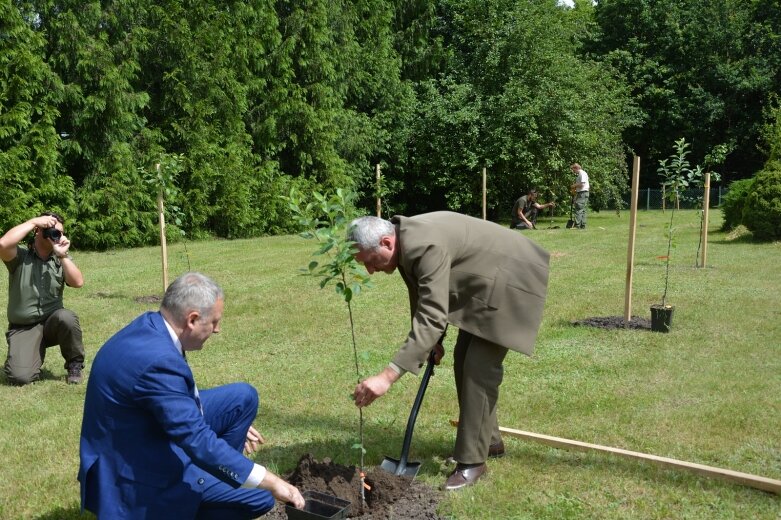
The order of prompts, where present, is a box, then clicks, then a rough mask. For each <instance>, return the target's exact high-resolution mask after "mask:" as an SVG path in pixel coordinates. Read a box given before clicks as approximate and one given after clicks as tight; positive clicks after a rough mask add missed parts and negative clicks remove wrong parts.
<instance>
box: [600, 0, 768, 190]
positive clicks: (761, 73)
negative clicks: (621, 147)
mask: <svg viewBox="0 0 781 520" xmlns="http://www.w3.org/2000/svg"><path fill="white" fill-rule="evenodd" d="M594 14H595V21H596V23H597V24H598V26H599V32H598V33H597V36H596V37H595V38H593V39H592V40H590V41H589V42H587V45H586V47H587V49H588V51H589V53H590V54H592V55H594V56H595V57H597V58H598V59H600V60H605V61H607V62H609V63H611V64H612V65H614V66H615V67H616V68H617V69H619V70H621V71H622V72H623V73H624V75H625V76H626V79H627V82H628V83H629V85H630V87H631V89H632V97H633V99H634V100H635V101H636V102H637V103H638V105H639V107H640V109H641V113H642V123H641V124H639V125H636V126H633V127H632V128H630V129H629V130H628V131H627V132H626V133H625V139H626V142H627V144H628V145H629V146H630V147H631V148H632V149H633V150H634V151H635V152H636V153H637V154H638V155H640V156H642V157H643V158H648V160H650V161H652V162H650V163H648V164H655V163H656V161H657V159H659V158H661V157H663V156H664V155H665V152H664V150H665V148H666V146H667V143H668V141H669V139H670V136H676V135H683V136H685V137H686V138H687V140H688V141H689V142H691V143H692V152H693V155H694V157H695V158H696V160H697V161H698V162H704V161H703V157H705V155H706V154H708V153H710V152H711V151H712V150H714V149H716V148H717V147H719V146H721V147H724V148H725V149H726V151H727V152H728V153H727V155H726V160H725V162H724V166H723V167H719V170H720V171H722V172H723V173H724V174H725V175H724V179H725V180H734V179H736V178H744V177H749V176H751V175H752V174H753V173H754V172H756V171H757V170H759V169H761V167H762V164H764V162H765V160H766V157H765V156H763V154H762V153H761V151H760V150H758V149H757V146H756V144H757V141H758V140H759V137H760V134H761V131H762V124H763V121H764V120H763V110H764V108H765V107H766V106H767V105H768V104H769V101H770V96H771V95H773V94H775V93H778V92H779V91H781V38H779V34H780V33H781V4H780V3H779V2H778V1H777V0H711V1H708V2H690V1H686V0H600V1H599V2H598V3H597V5H596V7H595V12H594ZM705 166H706V167H708V166H711V165H708V164H705ZM649 180H653V179H650V178H649ZM649 184H653V182H649Z"/></svg>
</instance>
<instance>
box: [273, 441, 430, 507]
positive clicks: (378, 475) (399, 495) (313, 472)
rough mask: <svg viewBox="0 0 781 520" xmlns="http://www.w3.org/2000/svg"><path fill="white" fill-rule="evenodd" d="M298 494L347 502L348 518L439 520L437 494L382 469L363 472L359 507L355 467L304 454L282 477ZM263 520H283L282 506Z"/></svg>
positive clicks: (357, 477)
mask: <svg viewBox="0 0 781 520" xmlns="http://www.w3.org/2000/svg"><path fill="white" fill-rule="evenodd" d="M286 480H287V481H288V482H290V483H291V484H293V485H295V486H296V487H297V488H298V489H299V491H301V492H302V493H303V492H304V491H319V492H322V493H328V494H330V495H334V496H336V497H337V498H341V499H342V500H347V501H349V502H350V508H349V511H348V513H347V516H348V518H365V519H371V520H375V519H376V520H400V519H407V518H416V519H417V518H420V519H431V520H439V519H440V518H441V517H439V516H437V504H438V503H439V499H440V497H441V495H440V492H439V491H437V490H435V489H433V488H431V487H430V486H428V485H426V484H424V483H422V482H419V481H417V480H412V479H411V478H409V477H403V476H398V477H397V476H395V475H392V474H391V473H388V472H387V471H384V470H382V469H380V468H379V467H378V468H373V469H369V470H367V471H366V479H365V480H366V483H367V484H368V485H369V486H370V487H371V489H370V490H366V491H365V498H366V504H365V505H362V504H361V476H360V472H359V470H358V468H356V467H355V466H343V465H341V464H335V463H333V462H331V460H330V459H323V461H322V462H318V461H317V460H315V459H314V458H313V457H312V455H311V454H306V455H304V456H303V457H301V460H299V461H298V466H296V469H295V470H293V472H292V473H291V474H290V475H289V476H287V477H286ZM263 518H268V519H272V520H275V519H280V520H281V519H286V518H287V514H286V513H285V505H284V504H277V505H276V506H275V507H274V509H272V510H271V511H269V513H268V514H267V515H266V516H264V517H263Z"/></svg>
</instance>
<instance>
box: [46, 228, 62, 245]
mask: <svg viewBox="0 0 781 520" xmlns="http://www.w3.org/2000/svg"><path fill="white" fill-rule="evenodd" d="M43 236H44V237H45V238H50V239H52V241H54V242H57V241H59V240H60V238H62V231H60V230H59V229H57V228H53V227H52V228H46V229H44V230H43Z"/></svg>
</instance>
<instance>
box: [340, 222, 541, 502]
mask: <svg viewBox="0 0 781 520" xmlns="http://www.w3.org/2000/svg"><path fill="white" fill-rule="evenodd" d="M350 238H351V240H353V241H354V242H356V244H357V248H358V253H357V254H356V256H355V258H356V260H358V261H359V262H361V263H363V264H364V266H365V267H366V270H367V271H368V272H369V273H370V274H373V273H374V272H376V271H383V272H385V273H388V274H390V273H392V272H393V271H395V270H396V269H397V268H398V270H399V274H401V277H402V279H403V280H404V283H405V284H406V285H407V289H408V292H409V299H410V311H411V315H412V327H411V330H410V331H409V333H408V334H407V339H406V340H405V341H404V343H403V344H402V346H401V348H400V349H399V350H398V352H397V353H396V355H395V357H394V358H393V361H392V362H391V363H390V364H389V365H388V366H387V367H386V368H385V369H384V370H383V371H382V372H380V373H379V374H377V375H374V376H372V377H369V378H367V379H365V380H364V381H363V382H361V383H360V384H358V386H356V388H355V392H354V395H355V403H356V405H358V406H368V405H369V404H371V403H372V402H373V401H374V400H375V399H377V398H378V397H380V396H382V395H384V394H385V393H386V392H387V391H388V390H389V388H390V387H391V385H392V384H393V383H395V382H396V381H397V380H398V379H399V378H400V377H401V376H402V375H403V374H405V373H406V372H412V373H413V374H417V373H418V372H419V370H420V367H421V366H422V365H423V362H424V361H425V360H426V358H427V357H428V354H429V352H430V351H431V350H432V349H436V354H435V359H436V361H437V362H439V359H441V357H442V355H443V354H444V349H443V348H442V346H441V345H439V344H438V343H437V342H438V340H439V338H440V337H441V335H442V333H443V332H444V330H445V327H446V326H447V325H448V323H450V324H452V325H454V326H456V327H458V328H459V334H458V339H457V340H456V345H455V349H454V353H453V356H454V374H455V380H456V392H457V397H458V405H459V425H458V431H457V434H456V443H455V450H454V453H453V458H454V459H455V460H456V462H457V465H456V468H455V470H454V471H453V472H452V473H451V474H450V476H449V477H448V479H447V481H446V482H445V484H444V486H443V487H444V489H447V490H454V489H459V488H462V487H464V486H467V485H470V484H473V483H474V482H475V481H477V479H479V478H480V476H481V475H483V474H484V473H485V471H486V469H487V467H486V464H485V462H486V459H487V458H488V457H489V456H501V455H503V454H504V444H503V443H502V439H501V436H500V433H499V425H498V422H497V419H496V402H497V400H498V397H499V385H500V384H501V383H502V375H503V367H502V363H503V361H504V357H505V355H506V354H507V351H508V349H511V350H515V351H518V352H522V353H524V354H527V355H531V354H532V352H533V350H534V342H535V339H536V337H537V330H538V329H539V326H540V322H541V320H542V311H543V306H544V304H545V295H546V292H547V285H548V260H549V255H548V253H547V252H546V251H544V250H543V249H542V248H540V247H539V246H537V245H536V244H535V243H534V242H532V241H531V240H529V239H528V238H526V237H524V236H522V235H520V234H519V233H514V232H513V231H512V230H510V229H507V228H503V227H501V226H499V225H497V224H494V223H491V222H486V221H484V220H479V219H476V218H472V217H467V216H464V215H460V214H457V213H450V212H444V211H443V212H436V213H428V214H423V215H418V216H415V217H409V218H408V217H401V216H396V217H393V218H392V219H391V220H390V221H388V220H383V219H380V218H377V217H362V218H359V219H356V220H355V221H353V223H352V228H351V233H350Z"/></svg>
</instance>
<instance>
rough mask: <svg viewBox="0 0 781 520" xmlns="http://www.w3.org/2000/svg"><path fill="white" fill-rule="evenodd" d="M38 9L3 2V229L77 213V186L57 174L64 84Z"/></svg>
mask: <svg viewBox="0 0 781 520" xmlns="http://www.w3.org/2000/svg"><path fill="white" fill-rule="evenodd" d="M35 23H37V18H36V15H35V11H34V10H32V9H31V8H30V6H28V5H26V4H24V5H19V6H13V5H12V4H11V3H10V2H3V3H2V4H0V34H2V38H0V186H2V190H0V229H4V230H7V229H9V228H11V227H13V226H15V225H16V224H18V223H19V222H21V221H22V220H26V219H27V218H30V217H32V216H35V215H37V214H38V213H40V212H41V211H44V210H54V211H59V212H62V213H63V214H64V215H66V216H73V214H74V210H75V205H74V187H73V182H72V180H71V178H70V177H68V176H60V175H57V173H58V167H59V149H58V146H59V142H60V138H59V136H58V135H57V130H56V126H55V121H56V119H57V116H58V115H59V112H58V109H57V107H58V103H59V101H60V99H61V96H62V92H63V90H62V83H61V82H60V80H59V78H58V77H57V75H56V74H54V73H53V72H52V70H51V68H50V67H49V65H48V64H47V63H46V61H45V60H44V59H43V48H44V46H45V43H46V42H45V40H44V38H43V37H42V35H41V34H40V33H38V32H37V31H35V30H34V29H33V25H34V24H35Z"/></svg>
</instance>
